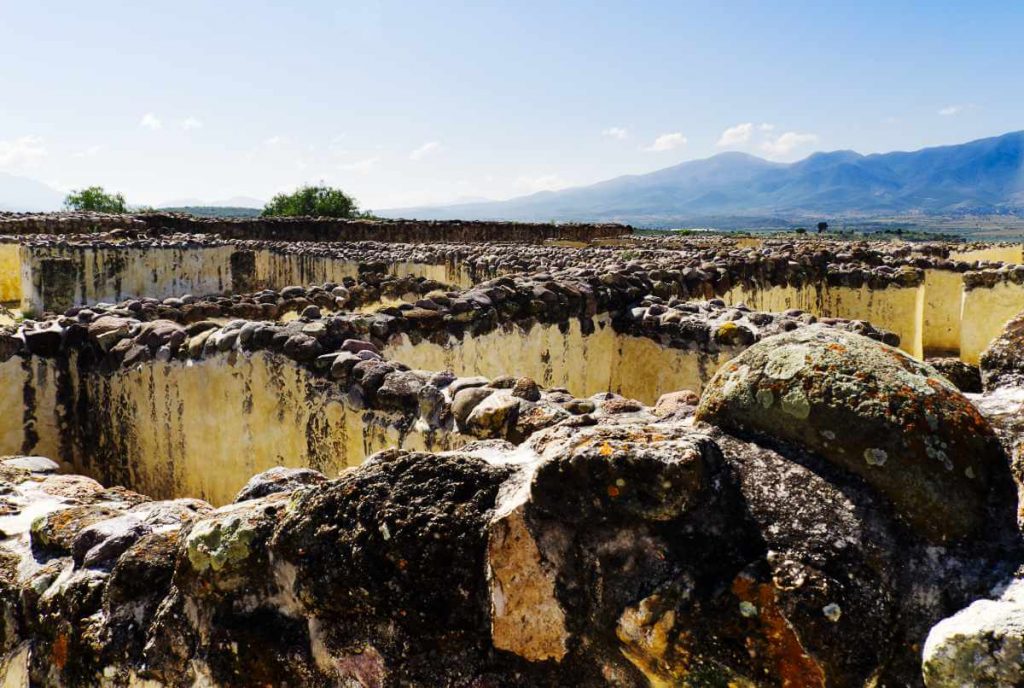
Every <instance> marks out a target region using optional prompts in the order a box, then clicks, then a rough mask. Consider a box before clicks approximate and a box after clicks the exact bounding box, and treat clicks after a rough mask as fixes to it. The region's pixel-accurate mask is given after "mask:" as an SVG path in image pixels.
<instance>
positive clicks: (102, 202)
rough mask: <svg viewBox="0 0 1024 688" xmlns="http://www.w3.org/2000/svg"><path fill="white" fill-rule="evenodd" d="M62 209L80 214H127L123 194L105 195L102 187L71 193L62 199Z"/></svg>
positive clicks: (91, 187) (92, 187)
mask: <svg viewBox="0 0 1024 688" xmlns="http://www.w3.org/2000/svg"><path fill="white" fill-rule="evenodd" d="M64 208H65V209H67V210H77V211H80V212H94V213H127V212H128V205H127V204H126V203H125V200H124V194H119V193H107V192H106V190H105V189H104V188H103V187H102V186H90V187H88V188H86V189H80V190H77V191H72V192H71V193H69V194H68V195H67V196H65V197H64Z"/></svg>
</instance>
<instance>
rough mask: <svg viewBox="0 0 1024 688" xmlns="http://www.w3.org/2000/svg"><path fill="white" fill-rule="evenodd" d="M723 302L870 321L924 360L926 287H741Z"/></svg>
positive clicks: (775, 310)
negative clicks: (892, 333) (892, 334)
mask: <svg viewBox="0 0 1024 688" xmlns="http://www.w3.org/2000/svg"><path fill="white" fill-rule="evenodd" d="M722 298H723V299H724V300H725V301H726V302H727V303H731V304H737V303H745V304H746V305H747V306H749V307H750V308H752V309H754V310H759V311H769V312H773V313H774V312H780V311H785V310H788V309H791V308H798V309H800V310H804V311H807V312H808V313H813V314H814V315H816V316H818V317H823V318H846V319H849V320H867V321H868V322H870V323H871V324H872V325H874V326H876V327H879V328H882V329H885V330H890V331H892V332H895V333H896V334H898V335H899V337H900V348H902V349H903V350H904V351H906V352H907V353H909V354H910V355H912V356H917V357H918V358H920V357H921V355H922V353H923V341H922V330H923V321H924V305H925V289H924V286H919V287H889V288H887V289H878V290H872V289H870V288H869V287H868V286H867V285H864V286H862V287H860V288H858V289H853V288H851V287H830V286H828V285H820V284H819V285H804V286H801V287H788V286H787V287H771V288H769V289H751V288H748V287H746V286H738V287H734V288H733V289H732V290H730V291H729V292H728V293H727V294H726V295H725V296H724V297H722Z"/></svg>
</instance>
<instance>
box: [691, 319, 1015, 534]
mask: <svg viewBox="0 0 1024 688" xmlns="http://www.w3.org/2000/svg"><path fill="white" fill-rule="evenodd" d="M696 417H697V418H698V419H699V420H702V421H707V422H710V423H713V424H716V425H719V426H721V427H723V428H726V429H729V430H732V431H737V432H754V433H757V434H760V435H762V436H770V437H772V438H775V439H777V440H781V441H783V442H787V443H793V444H795V445H798V446H802V447H806V448H807V449H809V450H810V451H812V452H814V453H816V454H818V455H820V456H822V457H823V458H825V459H827V460H828V461H829V462H831V463H833V464H834V465H836V466H839V467H842V468H843V469H845V470H847V471H850V472H851V473H853V474H855V475H858V476H860V477H861V478H863V479H864V480H865V481H867V482H868V483H869V484H871V485H873V486H874V487H875V488H876V489H877V490H879V491H880V492H881V493H883V494H884V495H885V496H886V497H888V499H889V500H890V501H891V502H892V503H893V504H894V505H895V506H896V509H897V511H898V512H899V513H900V514H901V515H903V516H904V517H905V518H906V519H907V520H908V521H909V522H910V523H911V524H913V526H914V528H916V529H918V530H920V532H922V533H924V534H926V535H927V536H928V537H929V538H930V539H932V540H933V541H936V542H942V541H945V540H948V539H958V538H962V537H965V536H968V535H970V534H974V533H977V532H979V531H980V530H981V529H982V528H983V527H987V528H996V529H998V528H1002V527H1003V526H1004V524H1005V522H1006V519H1007V518H1009V514H1011V513H1012V506H1011V505H1010V502H1011V499H1010V498H1009V497H1007V490H1008V489H1009V488H1010V486H1011V481H1010V477H1009V472H1008V467H1007V458H1006V455H1005V453H1004V451H1003V449H1002V447H1001V446H1000V444H999V442H998V440H997V438H996V435H995V433H994V431H993V430H992V428H991V427H990V426H989V424H988V422H987V421H986V420H985V419H984V418H983V417H982V416H981V414H980V413H979V412H978V410H977V409H976V408H975V407H974V406H973V405H972V404H971V403H970V402H969V401H968V400H967V399H966V398H965V397H964V396H963V395H961V394H960V392H959V391H957V390H956V389H955V388H954V387H953V386H952V385H951V384H950V383H949V382H948V381H947V380H945V379H944V378H943V377H942V376H941V375H939V374H938V373H937V372H936V371H935V370H934V369H933V368H931V367H929V366H927V365H925V364H923V363H921V362H919V361H916V360H915V359H913V358H911V357H909V356H907V355H906V354H904V353H902V352H901V351H899V350H897V349H894V348H892V347H890V346H887V345H884V344H880V343H878V342H875V341H872V340H870V339H867V338H865V337H861V336H859V335H855V334H851V333H847V332H842V331H838V330H834V329H828V328H824V327H819V326H811V327H808V328H804V329H801V330H796V331H794V332H790V333H787V334H783V335H778V336H775V337H770V338H768V339H766V340H763V341H761V342H759V343H757V344H755V345H754V346H752V347H751V348H749V349H748V350H747V351H745V352H744V353H742V354H741V355H740V356H738V357H736V358H735V359H733V360H732V361H731V362H729V363H728V364H726V365H725V366H723V368H722V369H721V370H720V371H719V372H718V373H717V374H716V375H715V378H714V379H713V380H712V382H711V383H710V384H709V386H708V388H707V389H706V390H705V392H704V395H703V397H702V398H701V402H700V406H699V407H698V410H697V416H696ZM992 494H996V495H997V496H998V499H997V500H996V510H997V513H995V514H994V515H990V514H989V511H988V506H989V504H990V501H989V497H990V496H991V495H992Z"/></svg>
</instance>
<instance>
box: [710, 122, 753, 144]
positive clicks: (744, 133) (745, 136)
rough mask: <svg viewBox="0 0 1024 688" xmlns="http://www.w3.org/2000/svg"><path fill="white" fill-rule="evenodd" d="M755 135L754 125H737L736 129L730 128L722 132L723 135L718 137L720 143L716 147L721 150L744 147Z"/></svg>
mask: <svg viewBox="0 0 1024 688" xmlns="http://www.w3.org/2000/svg"><path fill="white" fill-rule="evenodd" d="M753 135H754V123H753V122H745V123H743V124H737V125H736V126H735V127H729V128H728V129H726V130H725V131H723V132H722V135H721V136H720V137H718V143H716V144H715V145H716V146H719V147H720V148H728V147H732V146H742V145H743V144H745V143H747V142H748V141H750V137H751V136H753Z"/></svg>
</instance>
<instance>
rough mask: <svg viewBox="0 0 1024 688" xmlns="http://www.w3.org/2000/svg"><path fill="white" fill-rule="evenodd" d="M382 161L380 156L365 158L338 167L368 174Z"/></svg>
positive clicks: (347, 170)
mask: <svg viewBox="0 0 1024 688" xmlns="http://www.w3.org/2000/svg"><path fill="white" fill-rule="evenodd" d="M378 162H380V158H379V157H372V158H365V159H363V160H356V161H355V162H347V163H343V164H341V165H338V169H341V170H345V171H346V172H356V173H358V174H366V173H367V172H369V171H370V170H372V169H373V168H374V167H376V166H377V163H378Z"/></svg>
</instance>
